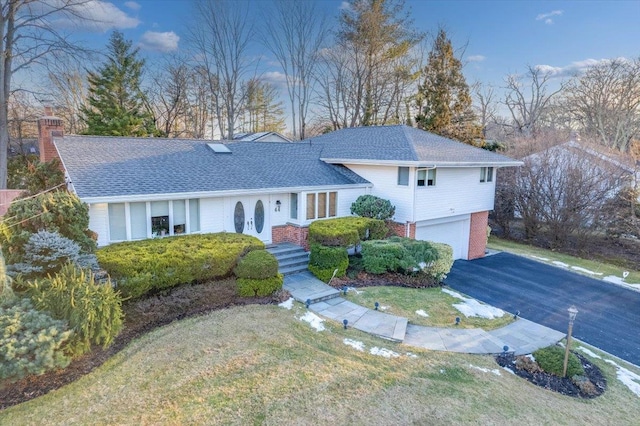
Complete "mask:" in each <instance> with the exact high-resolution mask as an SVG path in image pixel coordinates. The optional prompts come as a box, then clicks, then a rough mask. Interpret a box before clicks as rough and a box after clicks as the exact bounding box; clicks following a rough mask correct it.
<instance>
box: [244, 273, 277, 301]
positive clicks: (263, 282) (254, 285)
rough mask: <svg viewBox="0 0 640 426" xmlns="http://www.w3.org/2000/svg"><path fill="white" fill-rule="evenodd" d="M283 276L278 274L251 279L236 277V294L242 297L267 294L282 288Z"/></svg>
mask: <svg viewBox="0 0 640 426" xmlns="http://www.w3.org/2000/svg"><path fill="white" fill-rule="evenodd" d="M283 282H284V277H283V275H282V274H278V275H276V276H275V277H270V278H263V279H252V278H237V279H236V283H237V285H238V294H239V295H240V296H244V297H257V296H258V297H259V296H269V295H270V294H273V293H275V292H276V291H278V290H280V289H281V288H282V283H283Z"/></svg>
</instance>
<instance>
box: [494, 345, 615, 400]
mask: <svg viewBox="0 0 640 426" xmlns="http://www.w3.org/2000/svg"><path fill="white" fill-rule="evenodd" d="M572 353H573V354H574V355H575V356H576V357H577V358H578V360H579V361H580V363H581V364H582V368H584V376H585V377H586V378H587V379H588V380H589V381H590V382H591V384H592V385H593V386H588V389H590V391H589V392H585V391H584V389H585V388H582V389H581V388H580V387H578V386H577V385H576V384H575V383H574V382H573V380H571V378H569V377H559V376H556V375H555V374H550V373H547V372H545V371H537V372H530V371H527V370H526V369H523V368H517V367H516V360H517V358H519V357H516V356H514V354H513V353H505V354H500V355H497V356H496V357H495V359H496V362H497V363H498V365H500V366H501V367H504V368H507V369H509V370H511V371H513V372H514V373H515V374H516V375H517V376H519V377H522V378H524V379H526V380H528V381H529V382H531V383H533V384H534V385H536V386H540V387H542V388H545V389H549V390H552V391H554V392H558V393H561V394H562V395H567V396H572V397H575V398H595V397H598V396H600V395H602V394H603V393H604V392H605V391H606V390H607V379H606V378H605V377H604V375H603V374H602V371H600V369H599V368H598V367H597V366H596V365H594V364H592V363H591V362H590V361H589V360H588V359H586V358H585V357H583V356H582V355H580V354H578V353H575V352H573V351H572Z"/></svg>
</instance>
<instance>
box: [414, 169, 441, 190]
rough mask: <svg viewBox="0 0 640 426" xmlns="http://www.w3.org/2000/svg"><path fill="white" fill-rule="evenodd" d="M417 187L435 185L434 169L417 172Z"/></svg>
mask: <svg viewBox="0 0 640 426" xmlns="http://www.w3.org/2000/svg"><path fill="white" fill-rule="evenodd" d="M417 175H418V186H435V185H436V169H428V170H426V169H421V170H418V173H417Z"/></svg>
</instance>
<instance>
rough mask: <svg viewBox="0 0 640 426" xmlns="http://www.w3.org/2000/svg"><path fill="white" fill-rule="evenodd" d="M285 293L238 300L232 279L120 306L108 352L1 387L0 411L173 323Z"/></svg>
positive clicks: (270, 299) (89, 368) (276, 298)
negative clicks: (118, 324) (119, 321)
mask: <svg viewBox="0 0 640 426" xmlns="http://www.w3.org/2000/svg"><path fill="white" fill-rule="evenodd" d="M288 297H289V295H288V293H287V292H284V291H280V292H278V293H276V295H275V296H265V297H240V296H238V295H237V289H236V283H235V280H234V279H226V280H221V281H213V282H208V283H202V284H194V285H183V286H180V287H176V288H173V289H172V290H170V291H166V292H164V293H161V294H156V295H153V296H149V297H146V298H141V299H137V300H134V301H131V302H130V303H125V304H123V311H124V314H125V317H124V328H123V330H122V332H121V333H120V334H119V335H118V337H117V338H116V339H115V342H114V343H113V344H112V345H111V346H110V347H109V348H107V349H102V348H101V347H94V348H93V350H92V351H91V352H90V353H87V354H85V355H83V356H80V357H78V358H75V359H74V360H73V361H72V362H71V364H70V365H69V366H68V367H67V368H65V369H63V370H56V371H51V372H48V373H45V374H42V375H39V376H29V377H26V378H24V379H22V380H19V381H17V382H14V383H6V384H0V409H4V408H7V407H10V406H12V405H16V404H20V403H22V402H24V401H28V400H30V399H33V398H37V397H39V396H41V395H44V394H46V393H48V392H49V391H52V390H54V389H58V388H60V387H62V386H64V385H66V384H68V383H71V382H73V381H75V380H77V379H78V378H79V377H81V376H83V375H85V374H87V373H90V372H91V371H92V370H94V369H95V368H96V367H99V366H100V365H102V364H103V363H104V362H105V361H106V360H108V359H109V358H110V357H112V356H113V355H114V354H116V353H117V352H119V351H120V350H122V349H123V348H124V347H125V346H127V345H128V344H129V343H130V342H131V341H132V340H134V339H135V338H137V337H140V336H142V335H144V334H146V333H148V332H149V331H151V330H153V329H155V328H158V327H161V326H164V325H166V324H169V323H171V322H173V321H176V320H181V319H184V318H187V317H191V316H195V315H200V314H204V313H207V312H210V311H213V310H217V309H224V308H228V307H231V306H242V305H250V304H262V305H266V304H271V303H279V302H281V301H284V300H286V299H288Z"/></svg>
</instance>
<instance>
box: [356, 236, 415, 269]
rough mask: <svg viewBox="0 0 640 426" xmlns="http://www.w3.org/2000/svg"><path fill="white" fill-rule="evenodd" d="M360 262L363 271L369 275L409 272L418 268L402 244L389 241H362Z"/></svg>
mask: <svg viewBox="0 0 640 426" xmlns="http://www.w3.org/2000/svg"><path fill="white" fill-rule="evenodd" d="M362 262H363V264H364V269H365V271H367V272H369V273H371V274H384V273H386V272H411V271H413V268H416V267H417V266H418V264H417V262H416V260H415V259H414V258H413V256H411V254H410V253H409V251H408V250H407V249H406V248H405V247H404V246H403V245H402V243H400V242H393V241H389V240H372V241H364V242H363V243H362Z"/></svg>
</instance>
